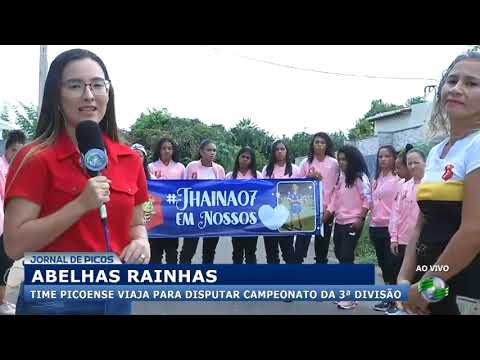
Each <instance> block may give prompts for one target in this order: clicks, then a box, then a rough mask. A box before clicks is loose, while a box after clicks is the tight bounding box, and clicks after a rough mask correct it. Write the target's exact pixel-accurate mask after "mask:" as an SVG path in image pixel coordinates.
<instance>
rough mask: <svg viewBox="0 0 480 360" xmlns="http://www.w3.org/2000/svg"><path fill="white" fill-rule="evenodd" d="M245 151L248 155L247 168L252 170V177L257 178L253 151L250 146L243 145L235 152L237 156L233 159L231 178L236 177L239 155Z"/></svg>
mask: <svg viewBox="0 0 480 360" xmlns="http://www.w3.org/2000/svg"><path fill="white" fill-rule="evenodd" d="M245 153H247V154H249V155H250V166H249V167H248V169H249V170H250V171H251V172H252V175H253V177H254V178H257V159H256V156H255V151H253V149H252V148H251V147H250V146H245V147H243V148H241V149H240V151H239V152H238V154H237V158H236V159H235V164H234V165H233V172H232V179H236V178H237V174H238V170H239V168H240V156H241V155H242V154H245Z"/></svg>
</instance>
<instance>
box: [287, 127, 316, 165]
mask: <svg viewBox="0 0 480 360" xmlns="http://www.w3.org/2000/svg"><path fill="white" fill-rule="evenodd" d="M284 140H285V142H287V145H288V147H289V149H290V158H291V160H292V161H294V160H295V158H297V157H301V156H307V155H308V147H309V145H310V141H311V140H312V135H311V134H308V133H306V132H304V131H302V132H298V133H295V134H294V135H293V136H292V138H291V139H289V138H287V137H286V138H285V139H284Z"/></svg>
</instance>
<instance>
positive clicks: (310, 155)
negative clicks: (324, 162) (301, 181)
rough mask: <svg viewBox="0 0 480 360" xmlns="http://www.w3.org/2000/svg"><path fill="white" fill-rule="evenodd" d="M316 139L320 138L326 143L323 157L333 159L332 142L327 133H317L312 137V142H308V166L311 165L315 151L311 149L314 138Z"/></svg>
mask: <svg viewBox="0 0 480 360" xmlns="http://www.w3.org/2000/svg"><path fill="white" fill-rule="evenodd" d="M317 137H320V138H322V139H323V140H325V142H326V143H327V149H326V150H325V155H328V156H331V157H335V150H334V146H333V141H332V139H331V138H330V136H328V134H327V133H324V132H318V133H316V134H314V135H313V137H312V140H311V141H310V146H309V148H308V162H309V163H310V164H311V163H312V161H313V157H314V156H315V151H314V149H313V143H314V142H315V138H317Z"/></svg>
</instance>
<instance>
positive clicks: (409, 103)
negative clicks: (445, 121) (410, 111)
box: [405, 96, 427, 107]
mask: <svg viewBox="0 0 480 360" xmlns="http://www.w3.org/2000/svg"><path fill="white" fill-rule="evenodd" d="M424 102H427V100H425V98H424V97H423V96H414V97H411V98H410V99H408V100H407V102H406V103H405V106H407V107H409V106H412V105H415V104H421V103H424Z"/></svg>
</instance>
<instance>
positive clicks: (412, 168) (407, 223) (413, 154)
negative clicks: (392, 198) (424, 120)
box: [390, 149, 426, 279]
mask: <svg viewBox="0 0 480 360" xmlns="http://www.w3.org/2000/svg"><path fill="white" fill-rule="evenodd" d="M406 158H407V166H408V170H409V172H410V174H412V178H411V179H410V180H408V181H407V182H405V183H404V184H403V185H402V187H401V188H400V192H399V196H398V198H397V200H396V202H395V206H394V212H395V217H394V218H393V220H392V224H391V227H390V228H391V233H390V236H391V238H390V242H391V245H390V249H391V252H392V254H393V255H395V262H394V272H395V279H396V278H397V277H398V274H399V272H400V268H401V266H402V262H403V257H404V256H405V248H406V247H407V245H408V241H409V240H410V237H411V236H410V233H411V232H412V230H413V229H414V227H415V224H416V221H417V218H418V214H419V213H420V208H419V207H418V204H417V198H416V190H417V186H418V184H419V183H420V181H421V180H422V179H423V175H424V174H425V160H426V159H425V154H424V153H423V152H422V151H420V150H418V149H411V150H410V151H408V153H407V155H406Z"/></svg>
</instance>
